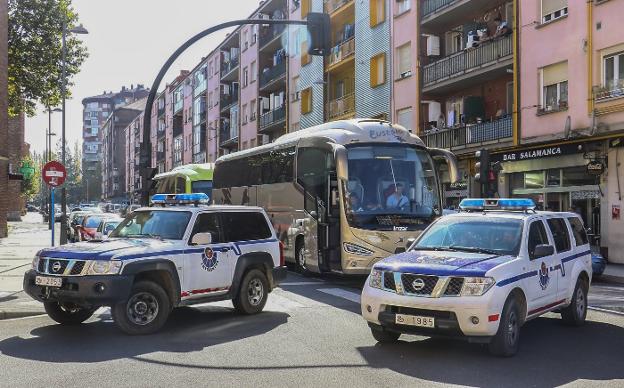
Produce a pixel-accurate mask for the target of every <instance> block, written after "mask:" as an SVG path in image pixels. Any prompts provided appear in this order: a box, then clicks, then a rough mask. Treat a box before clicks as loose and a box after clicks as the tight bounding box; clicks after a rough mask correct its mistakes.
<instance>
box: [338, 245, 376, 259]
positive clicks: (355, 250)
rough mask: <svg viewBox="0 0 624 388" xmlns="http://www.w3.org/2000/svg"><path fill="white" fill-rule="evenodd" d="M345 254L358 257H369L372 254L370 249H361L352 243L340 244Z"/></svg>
mask: <svg viewBox="0 0 624 388" xmlns="http://www.w3.org/2000/svg"><path fill="white" fill-rule="evenodd" d="M342 246H343V248H344V250H345V252H347V253H350V254H352V255H359V256H370V255H372V254H373V253H374V252H373V251H371V250H370V249H367V248H364V247H361V246H359V245H357V244H353V243H348V242H346V243H343V244H342Z"/></svg>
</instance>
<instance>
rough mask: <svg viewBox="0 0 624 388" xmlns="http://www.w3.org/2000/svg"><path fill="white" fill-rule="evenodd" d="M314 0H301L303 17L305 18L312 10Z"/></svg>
mask: <svg viewBox="0 0 624 388" xmlns="http://www.w3.org/2000/svg"><path fill="white" fill-rule="evenodd" d="M311 3H312V0H301V19H305V18H306V17H307V16H308V13H309V12H310V5H311Z"/></svg>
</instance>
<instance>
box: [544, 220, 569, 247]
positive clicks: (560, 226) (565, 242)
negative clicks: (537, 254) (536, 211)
mask: <svg viewBox="0 0 624 388" xmlns="http://www.w3.org/2000/svg"><path fill="white" fill-rule="evenodd" d="M547 223H548V227H549V228H550V232H551V233H552V235H553V238H554V240H555V248H557V253H560V252H565V251H569V250H570V249H571V246H570V234H569V233H568V227H567V226H566V223H565V221H564V220H563V218H550V219H548V221H547Z"/></svg>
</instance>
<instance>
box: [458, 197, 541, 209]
mask: <svg viewBox="0 0 624 388" xmlns="http://www.w3.org/2000/svg"><path fill="white" fill-rule="evenodd" d="M459 208H460V209H462V210H534V209H535V202H533V200H532V199H530V198H466V199H462V201H461V202H460V203H459Z"/></svg>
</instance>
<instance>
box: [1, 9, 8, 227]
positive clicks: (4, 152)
mask: <svg viewBox="0 0 624 388" xmlns="http://www.w3.org/2000/svg"><path fill="white" fill-rule="evenodd" d="M7 28H8V11H7V0H0V238H2V237H6V235H7V219H6V213H7V206H8V195H7V187H8V175H7V173H8V170H9V169H8V136H9V131H8V125H7V113H8V105H7V64H8V56H7V49H8V43H7V35H8V31H7Z"/></svg>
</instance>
